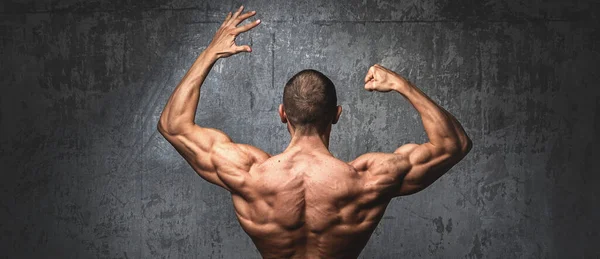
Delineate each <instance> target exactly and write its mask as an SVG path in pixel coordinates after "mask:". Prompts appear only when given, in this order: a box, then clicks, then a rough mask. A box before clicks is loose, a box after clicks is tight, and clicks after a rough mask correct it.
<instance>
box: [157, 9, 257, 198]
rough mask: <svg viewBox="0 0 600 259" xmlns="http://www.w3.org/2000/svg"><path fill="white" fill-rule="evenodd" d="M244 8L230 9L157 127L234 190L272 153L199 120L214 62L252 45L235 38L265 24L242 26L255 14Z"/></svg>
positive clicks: (200, 169)
mask: <svg viewBox="0 0 600 259" xmlns="http://www.w3.org/2000/svg"><path fill="white" fill-rule="evenodd" d="M242 11H243V6H242V7H240V8H239V9H238V10H237V11H236V12H235V13H233V14H232V13H231V12H230V13H229V14H228V15H227V17H226V18H225V21H224V22H223V24H222V25H221V27H220V28H219V29H218V31H217V32H216V34H215V36H214V38H213V40H212V42H211V43H210V44H209V46H208V47H207V48H206V50H204V51H203V52H202V53H201V54H200V56H199V57H198V58H197V59H196V61H195V62H194V64H193V65H192V67H191V68H190V69H189V71H188V72H187V73H186V74H185V76H184V77H183V79H182V80H181V82H180V83H179V85H178V86H177V87H176V88H175V90H174V91H173V93H172V95H171V97H170V98H169V100H168V102H167V104H166V106H165V108H164V110H163V112H162V114H161V116H160V119H159V122H158V131H159V132H160V133H161V134H162V135H163V136H164V137H165V139H167V141H169V143H171V145H173V147H174V148H175V149H176V150H177V152H179V154H181V156H183V158H185V160H186V161H187V162H188V163H189V164H190V166H192V168H193V169H194V170H195V171H196V172H197V173H198V174H199V175H200V176H201V177H202V178H204V179H205V180H207V181H209V182H211V183H213V184H216V185H219V186H221V187H223V188H225V189H227V190H229V191H235V190H236V189H238V188H239V187H241V186H243V184H244V182H245V181H246V179H247V176H248V171H249V170H250V167H251V166H252V165H253V164H255V163H257V162H260V161H262V160H265V159H266V158H268V157H269V155H268V154H267V153H265V152H264V151H262V150H260V149H258V148H256V147H253V146H250V145H244V144H237V143H233V142H232V141H231V139H230V138H229V137H228V136H227V135H226V134H225V133H223V132H222V131H220V130H217V129H212V128H203V127H200V126H198V125H196V124H195V123H194V118H195V117H196V109H197V107H198V101H199V99H200V87H201V86H202V83H203V82H204V80H205V79H206V76H207V75H208V73H209V72H210V69H211V68H212V66H213V65H214V63H215V62H216V61H217V60H218V59H220V58H224V57H229V56H231V55H235V54H237V53H240V52H250V51H251V49H250V46H237V45H236V44H235V37H236V36H237V35H238V34H240V33H242V32H246V31H248V30H250V29H252V28H254V27H255V26H257V25H258V24H259V23H260V20H256V21H254V22H251V23H248V24H246V25H243V26H239V27H238V25H239V24H240V23H241V22H243V21H244V20H245V19H248V18H249V17H251V16H253V15H254V14H255V12H247V13H244V14H242Z"/></svg>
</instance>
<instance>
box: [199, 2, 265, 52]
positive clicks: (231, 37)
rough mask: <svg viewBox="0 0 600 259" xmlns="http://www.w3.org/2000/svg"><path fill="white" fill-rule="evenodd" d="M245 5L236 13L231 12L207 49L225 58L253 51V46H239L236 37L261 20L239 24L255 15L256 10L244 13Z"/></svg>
mask: <svg viewBox="0 0 600 259" xmlns="http://www.w3.org/2000/svg"><path fill="white" fill-rule="evenodd" d="M243 10H244V6H240V8H238V10H237V11H236V12H235V13H233V14H232V13H231V12H229V14H227V17H226V18H225V21H224V22H223V24H221V27H219V30H217V32H216V33H215V36H214V37H213V39H212V41H211V43H210V45H208V48H207V50H210V51H212V52H214V53H215V54H216V55H217V58H225V57H229V56H231V55H234V54H237V53H240V52H251V51H252V48H250V46H248V45H242V46H238V45H237V44H236V43H235V38H236V37H237V35H239V34H240V33H242V32H247V31H249V30H251V29H252V28H254V27H256V26H258V25H259V24H260V20H255V21H253V22H250V23H248V24H245V25H242V26H239V27H238V25H239V24H240V23H242V22H243V21H244V20H246V19H248V18H250V17H252V16H254V15H255V14H256V11H250V12H247V13H243V14H242V11H243Z"/></svg>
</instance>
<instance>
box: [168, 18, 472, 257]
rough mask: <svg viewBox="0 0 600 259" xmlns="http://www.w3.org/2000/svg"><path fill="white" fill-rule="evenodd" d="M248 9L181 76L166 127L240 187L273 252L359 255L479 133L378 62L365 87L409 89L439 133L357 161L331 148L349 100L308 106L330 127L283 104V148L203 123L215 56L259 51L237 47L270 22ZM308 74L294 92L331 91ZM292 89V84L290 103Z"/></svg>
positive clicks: (240, 211) (252, 226)
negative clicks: (382, 224)
mask: <svg viewBox="0 0 600 259" xmlns="http://www.w3.org/2000/svg"><path fill="white" fill-rule="evenodd" d="M242 10H243V8H242V7H240V9H238V11H236V12H235V13H233V14H232V13H229V15H228V16H227V18H226V19H225V22H224V23H223V25H222V26H221V27H220V28H219V30H218V31H217V33H216V34H215V38H213V41H212V42H211V44H210V45H209V46H208V47H207V49H206V50H205V51H204V52H202V54H200V56H199V57H198V59H197V60H196V62H194V64H193V65H192V67H191V68H190V70H189V71H188V73H187V74H186V75H185V77H184V78H183V79H182V81H181V82H180V83H179V85H178V86H177V88H176V89H175V91H174V92H173V94H172V95H171V97H170V98H169V101H168V102H167V105H166V106H165V109H164V110H163V113H162V115H161V117H160V121H159V123H158V130H159V132H160V133H161V134H162V135H163V136H164V137H165V139H167V140H168V141H169V142H170V143H171V144H172V145H173V147H175V149H176V150H177V151H178V152H179V153H180V154H181V155H182V156H183V158H185V159H186V161H187V162H188V163H189V164H190V166H191V167H192V168H193V169H194V170H195V171H196V172H197V173H198V175H200V176H201V177H202V178H204V179H205V180H207V181H208V182H210V183H213V184H216V185H218V186H220V187H222V188H224V189H226V190H228V191H229V192H230V193H231V195H232V198H233V205H234V207H235V211H236V214H237V217H238V220H239V222H240V225H241V226H242V228H243V229H244V231H246V233H248V235H249V236H250V237H251V238H252V240H253V241H254V243H255V244H256V247H257V248H258V250H259V251H260V253H261V255H262V256H263V257H264V258H356V257H358V255H359V254H360V252H361V251H362V249H363V248H364V246H365V245H366V243H367V241H368V240H369V237H370V236H371V234H372V233H373V230H374V229H375V228H376V226H377V224H378V223H379V221H380V219H381V217H382V216H383V214H384V212H385V209H386V207H387V205H388V204H389V202H390V200H391V199H392V198H394V197H397V196H402V195H409V194H412V193H415V192H418V191H420V190H423V189H424V188H426V187H427V186H429V185H431V184H432V183H433V182H434V181H436V180H437V179H438V178H439V177H441V176H442V175H443V174H444V173H446V172H447V171H448V170H449V169H450V168H452V166H454V165H455V164H456V163H458V162H459V161H460V160H461V159H462V158H464V156H466V154H467V153H468V152H469V151H470V149H471V145H472V144H471V140H470V139H469V138H468V136H467V135H466V133H465V132H464V129H463V128H462V126H461V125H460V123H459V122H458V121H457V120H456V119H455V118H454V116H452V115H451V114H450V113H448V112H447V111H446V110H444V109H443V108H441V107H440V106H438V105H437V104H435V103H434V102H433V101H432V100H431V99H429V97H427V96H426V95H425V94H424V93H423V92H422V91H420V90H419V89H418V88H417V87H415V86H414V85H412V84H411V83H410V82H408V81H407V80H406V79H404V78H403V77H401V76H400V75H398V74H396V73H394V72H393V71H390V70H388V69H386V68H384V67H382V66H379V65H375V66H372V67H371V68H369V71H368V72H367V75H366V76H365V80H364V81H365V89H366V90H368V91H377V92H390V91H393V92H397V93H400V94H402V95H403V96H404V97H406V99H408V101H410V102H411V104H412V105H413V106H414V107H415V109H416V110H417V111H418V112H419V113H420V115H421V118H422V120H423V126H424V127H425V131H426V132H427V135H428V137H429V140H430V141H429V142H427V143H424V144H405V145H403V146H401V147H399V148H398V149H396V150H395V151H394V152H392V153H377V152H376V153H367V154H364V155H361V156H359V157H358V158H356V159H355V160H353V161H351V162H349V163H346V162H344V161H341V160H339V159H337V158H335V157H334V156H333V155H332V154H331V153H330V152H329V149H328V147H329V134H330V132H331V126H332V124H335V123H337V121H338V119H339V117H340V114H341V112H342V108H341V106H337V107H332V108H327V110H314V109H317V108H315V107H317V106H314V107H312V106H311V107H305V108H307V109H305V110H304V113H306V111H311V110H312V111H313V113H314V114H313V115H314V116H313V117H311V116H312V115H311V116H307V115H306V114H304V116H305V117H306V118H308V119H312V120H313V121H314V120H315V118H321V117H323V116H322V115H323V113H326V114H330V115H331V116H329V115H328V116H329V117H326V119H325V120H322V121H319V122H326V124H323V125H326V128H323V127H321V126H318V127H317V126H314V127H313V126H310V127H308V126H306V127H305V126H298V125H299V124H298V121H299V120H300V119H299V118H300V117H298V116H299V115H297V114H298V112H294V109H293V108H290V107H286V108H284V107H283V105H280V106H279V111H278V112H279V116H280V118H281V121H282V122H283V123H286V125H287V127H288V131H289V132H290V135H291V137H292V138H291V141H290V144H289V146H288V147H287V148H286V150H285V151H284V152H283V153H281V154H278V155H275V156H271V155H269V154H268V153H266V152H264V151H262V150H260V149H259V148H256V147H254V146H251V145H247V144H239V143H234V142H233V141H232V140H231V139H230V138H229V137H228V136H227V135H226V134H225V133H224V132H222V131H220V130H217V129H212V128H203V127H200V126H199V125H196V124H195V123H194V117H195V112H196V108H197V105H198V101H199V98H200V87H201V85H202V83H203V81H204V79H205V78H206V76H207V75H208V72H209V71H210V69H211V67H212V65H213V64H214V63H215V62H216V61H217V60H218V59H219V58H224V57H228V56H231V55H234V54H237V53H239V52H244V51H245V52H249V51H251V49H250V47H249V46H237V45H236V44H235V36H237V35H238V34H239V33H242V32H245V31H248V30H250V29H252V28H253V27H256V26H257V25H258V24H259V23H260V21H259V20H258V21H255V22H252V23H248V24H246V25H244V26H238V25H239V24H240V23H241V22H242V21H243V20H245V19H247V18H249V17H251V16H253V15H254V14H255V13H254V12H248V13H244V14H242ZM301 73H302V72H301ZM301 73H299V74H301ZM305 74H308V76H306V77H301V78H302V79H298V80H297V81H298V82H299V83H298V84H301V87H300V88H298V89H296V90H294V91H297V92H294V93H293V94H289V95H288V96H296V97H297V96H302V95H303V96H304V97H302V98H313V97H314V96H315V93H317V94H316V95H317V96H319V95H327V94H326V93H325V92H318V91H317V90H315V89H317V88H319V87H325V85H321V86H319V87H316V85H320V84H321V83H323V82H325V81H327V80H329V79H324V78H323V77H324V75H322V74H320V73H319V72H314V71H312V72H311V71H309V72H307V73H305ZM303 75H304V74H303ZM295 77H296V76H295ZM295 77H293V78H292V79H294V78H295ZM292 79H290V81H292ZM311 80H312V81H311ZM315 80H316V81H315ZM323 80H325V81H323ZM322 81H323V82H322ZM294 82H296V81H294ZM327 82H329V84H331V82H330V81H327ZM327 82H325V83H327ZM288 83H289V82H288ZM306 84H309V86H306ZM302 87H305V88H306V89H305V88H302ZM315 87H316V88H315ZM329 87H333V85H331V86H329ZM287 89H288V85H286V90H287ZM302 89H303V90H302ZM319 89H320V88H319ZM300 90H302V91H303V92H302V91H300ZM290 91H291V90H290ZM315 91H317V92H315ZM333 95H335V92H333ZM325 97H327V96H325ZM325 97H323V98H325ZM285 98H286V94H285V93H284V103H285V100H286V99H285ZM314 98H316V97H314ZM323 98H321V99H319V100H320V101H321V102H323V105H324V104H325V100H326V99H327V98H325V99H323ZM333 98H334V97H333ZM319 100H318V98H317V99H311V100H310V102H307V100H305V99H303V100H301V101H298V103H319ZM327 100H328V99H327ZM333 100H335V98H334V99H333ZM288 105H289V106H295V105H297V104H294V103H293V102H291V103H290V102H288ZM323 105H321V106H323ZM333 108H335V110H333ZM323 109H324V108H323ZM315 111H316V112H315ZM315 116H316V117H315ZM319 116H321V117H319ZM321 119H322V118H321ZM291 121H295V123H296V124H297V125H296V126H294V125H292V123H291ZM327 123H328V124H327ZM311 125H312V124H311ZM315 125H321V124H315Z"/></svg>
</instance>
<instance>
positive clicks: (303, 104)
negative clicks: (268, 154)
mask: <svg viewBox="0 0 600 259" xmlns="http://www.w3.org/2000/svg"><path fill="white" fill-rule="evenodd" d="M283 107H284V110H285V113H286V115H287V119H288V121H289V122H290V123H291V124H292V126H293V127H294V128H315V129H316V130H317V131H318V132H323V131H324V130H325V129H326V128H327V126H328V125H329V124H330V123H332V122H333V119H334V117H335V115H336V112H337V109H336V107H337V96H336V91H335V86H334V85H333V82H331V80H330V79H329V78H328V77H327V76H325V75H324V74H323V73H321V72H319V71H316V70H313V69H305V70H302V71H300V72H298V73H297V74H295V75H294V76H292V78H290V80H288V82H287V83H286V84H285V89H284V90H283Z"/></svg>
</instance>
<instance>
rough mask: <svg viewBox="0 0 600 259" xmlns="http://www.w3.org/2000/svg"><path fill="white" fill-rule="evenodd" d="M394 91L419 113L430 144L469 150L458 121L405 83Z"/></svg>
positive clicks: (464, 134)
mask: <svg viewBox="0 0 600 259" xmlns="http://www.w3.org/2000/svg"><path fill="white" fill-rule="evenodd" d="M395 90H396V91H397V92H399V93H400V94H402V95H403V96H404V97H406V99H408V101H409V102H410V103H411V104H412V105H413V106H414V107H415V109H416V110H417V112H419V114H420V116H421V120H422V121H423V127H424V128H425V132H426V133H427V137H428V138H429V142H430V143H431V144H433V145H434V146H439V147H442V148H447V149H451V150H453V151H465V149H469V148H470V145H471V143H470V142H471V141H470V139H469V137H468V136H467V134H466V132H465V131H464V129H463V128H462V126H461V125H460V123H459V122H458V120H456V118H455V117H454V116H452V114H450V113H449V112H448V111H446V110H445V109H444V108H442V107H441V106H439V105H438V104H436V103H435V102H434V101H433V100H431V98H429V96H427V95H426V94H425V93H423V92H422V91H421V90H420V89H419V88H417V87H416V86H414V85H413V84H411V83H410V82H406V85H404V86H403V87H398V88H396V89H395Z"/></svg>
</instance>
